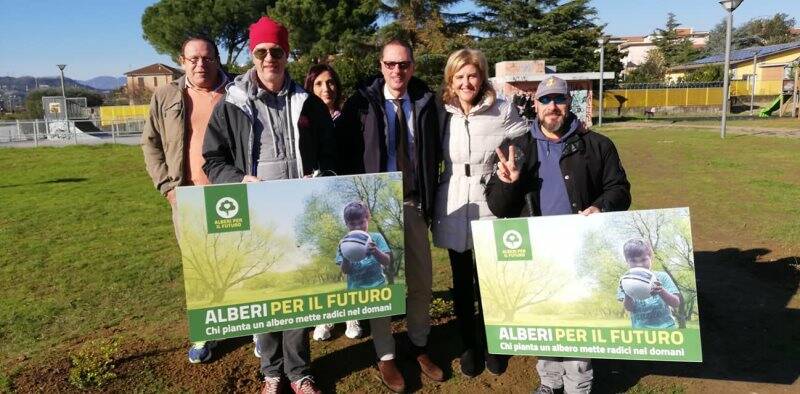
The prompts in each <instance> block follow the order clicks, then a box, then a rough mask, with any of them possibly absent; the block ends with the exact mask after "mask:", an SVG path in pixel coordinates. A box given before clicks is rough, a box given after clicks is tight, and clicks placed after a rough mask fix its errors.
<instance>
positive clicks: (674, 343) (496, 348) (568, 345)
mask: <svg viewBox="0 0 800 394" xmlns="http://www.w3.org/2000/svg"><path fill="white" fill-rule="evenodd" d="M486 336H487V339H488V341H487V342H488V344H489V352H490V353H493V354H511V355H527V356H554V357H588V358H606V359H620V360H654V361H688V362H701V361H703V355H702V351H701V349H700V330H699V329H696V328H686V329H675V330H656V329H644V330H636V329H631V328H588V327H528V326H492V325H487V326H486Z"/></svg>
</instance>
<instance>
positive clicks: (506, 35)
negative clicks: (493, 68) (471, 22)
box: [475, 0, 622, 72]
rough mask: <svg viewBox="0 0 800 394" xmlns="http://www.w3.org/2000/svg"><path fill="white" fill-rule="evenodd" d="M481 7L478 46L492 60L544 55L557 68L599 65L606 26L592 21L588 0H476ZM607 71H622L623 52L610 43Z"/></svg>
mask: <svg viewBox="0 0 800 394" xmlns="http://www.w3.org/2000/svg"><path fill="white" fill-rule="evenodd" d="M476 3H477V4H478V5H479V6H481V7H482V11H481V12H479V13H477V14H476V15H475V16H476V22H475V26H476V28H477V29H478V30H479V31H480V32H481V33H482V38H480V39H479V41H478V46H479V47H480V48H481V49H483V50H484V52H485V53H486V56H487V58H488V60H489V62H490V63H496V62H501V61H506V60H522V59H544V60H545V61H546V63H547V64H548V65H551V66H556V67H557V70H558V71H559V72H580V71H588V70H596V69H597V68H598V66H597V64H598V61H599V53H596V52H595V50H596V49H597V39H598V38H599V37H600V35H601V34H602V26H598V25H597V24H595V23H594V20H595V19H596V18H597V10H596V9H595V8H594V7H591V6H590V5H589V1H588V0H575V1H569V2H564V3H563V4H560V3H561V2H559V1H558V0H543V1H525V0H511V1H508V0H478V1H476ZM606 55H607V56H608V57H609V62H608V63H607V65H608V68H607V70H608V71H615V72H619V71H620V70H621V69H622V65H621V63H619V62H618V61H617V62H612V59H613V58H616V59H617V60H618V59H619V54H618V52H616V49H614V48H612V46H608V47H607V52H606Z"/></svg>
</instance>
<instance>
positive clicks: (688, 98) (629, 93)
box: [595, 81, 782, 109]
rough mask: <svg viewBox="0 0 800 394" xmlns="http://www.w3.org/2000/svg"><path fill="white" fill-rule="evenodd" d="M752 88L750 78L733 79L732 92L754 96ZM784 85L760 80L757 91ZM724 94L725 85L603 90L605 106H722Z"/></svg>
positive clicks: (776, 89) (764, 93)
mask: <svg viewBox="0 0 800 394" xmlns="http://www.w3.org/2000/svg"><path fill="white" fill-rule="evenodd" d="M752 88H753V85H752V83H751V82H749V81H731V85H730V95H731V97H736V96H750V94H751V91H752ZM781 89H782V82H781V81H760V82H756V91H755V95H756V96H777V95H778V94H780V92H781ZM722 97H723V94H722V88H721V87H705V88H678V87H676V88H656V89H649V88H648V89H609V90H605V91H604V92H603V108H605V109H616V108H623V109H624V108H650V107H700V106H721V105H722ZM595 101H597V100H595Z"/></svg>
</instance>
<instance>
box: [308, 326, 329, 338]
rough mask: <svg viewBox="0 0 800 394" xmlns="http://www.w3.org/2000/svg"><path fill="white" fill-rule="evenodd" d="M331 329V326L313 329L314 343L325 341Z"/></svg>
mask: <svg viewBox="0 0 800 394" xmlns="http://www.w3.org/2000/svg"><path fill="white" fill-rule="evenodd" d="M332 328H333V324H320V325H318V326H316V327H314V335H312V338H314V340H315V341H327V340H328V339H330V337H331V329H332Z"/></svg>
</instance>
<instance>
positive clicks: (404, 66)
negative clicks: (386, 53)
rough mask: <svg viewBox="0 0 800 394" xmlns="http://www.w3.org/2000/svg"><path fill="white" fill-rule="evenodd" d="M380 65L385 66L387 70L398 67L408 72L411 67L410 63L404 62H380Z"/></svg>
mask: <svg viewBox="0 0 800 394" xmlns="http://www.w3.org/2000/svg"><path fill="white" fill-rule="evenodd" d="M381 63H383V65H384V66H386V68H388V69H389V70H394V68H395V67H400V69H401V70H408V68H409V67H411V63H412V62H410V61H405V62H381Z"/></svg>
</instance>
